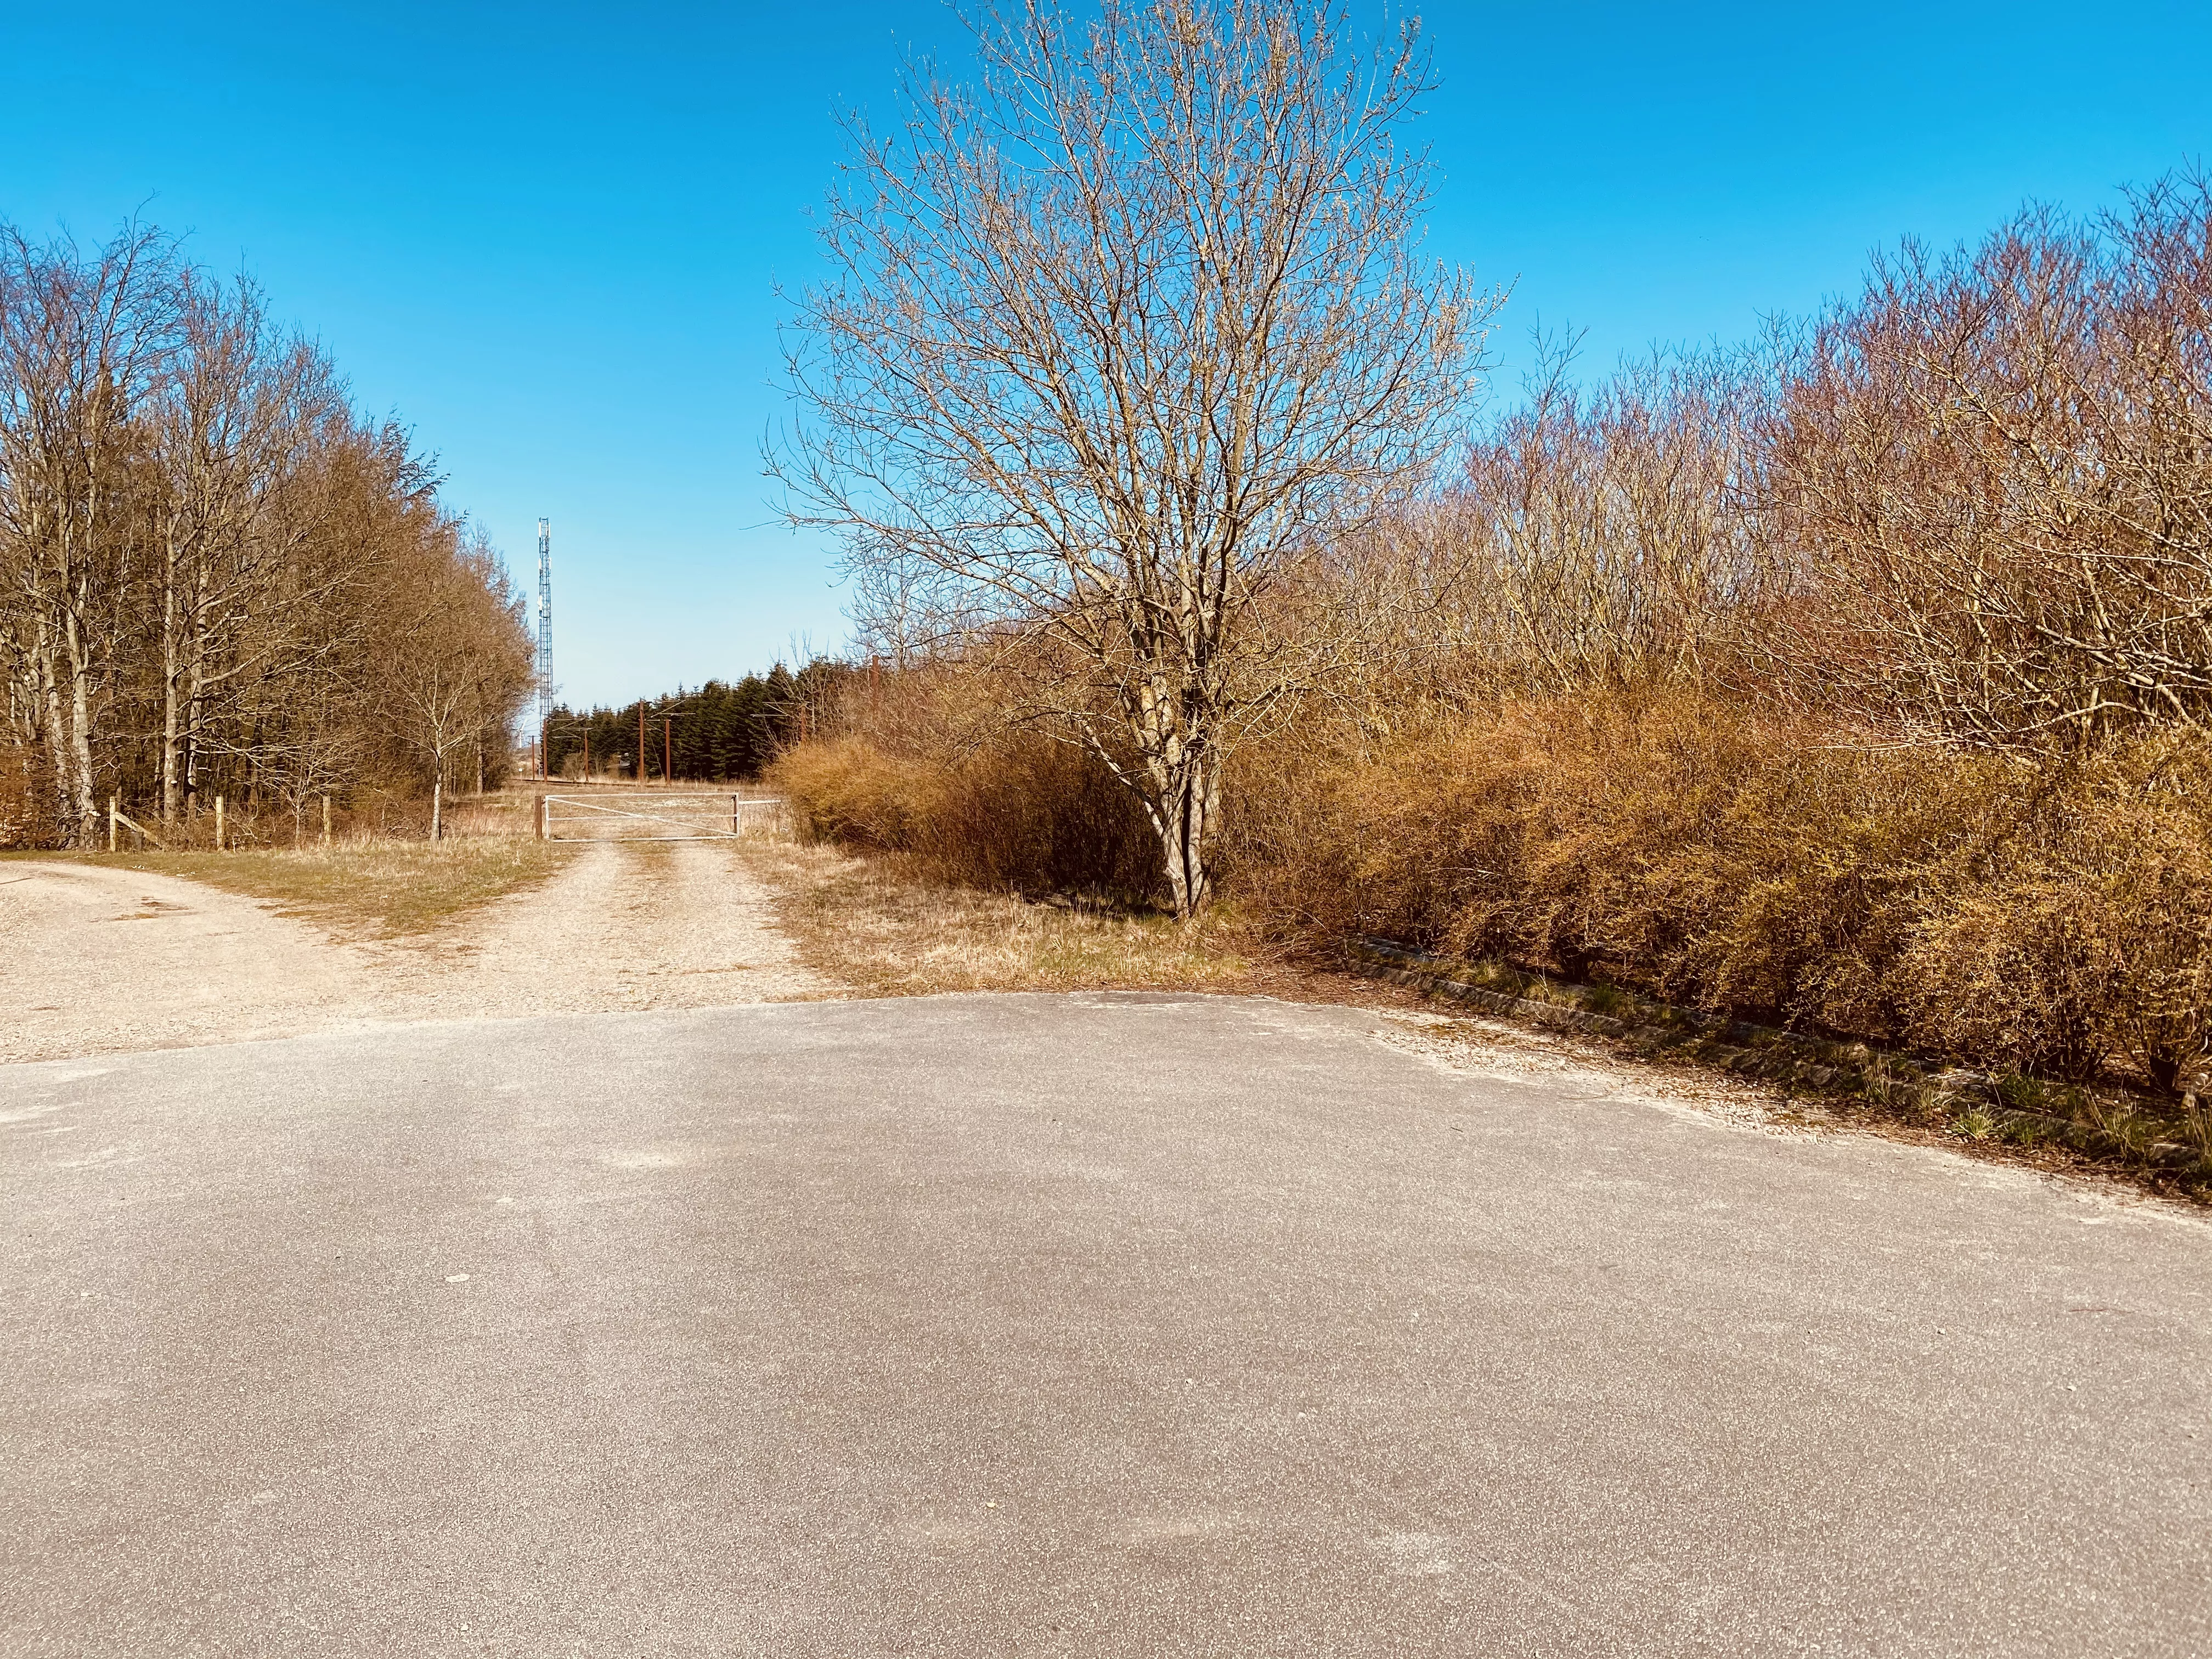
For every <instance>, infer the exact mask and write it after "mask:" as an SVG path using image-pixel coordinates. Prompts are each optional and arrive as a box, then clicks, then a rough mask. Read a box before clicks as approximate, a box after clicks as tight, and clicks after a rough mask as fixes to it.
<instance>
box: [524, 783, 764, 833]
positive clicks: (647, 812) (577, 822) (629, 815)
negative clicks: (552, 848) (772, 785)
mask: <svg viewBox="0 0 2212 1659" xmlns="http://www.w3.org/2000/svg"><path fill="white" fill-rule="evenodd" d="M788 823H789V820H788V819H787V817H786V816H785V810H784V803H783V799H782V798H781V796H773V797H770V796H748V795H684V794H676V793H663V792H661V791H659V790H641V791H635V792H631V793H620V792H616V791H611V790H610V791H607V792H605V793H600V792H598V791H594V792H593V793H591V794H588V795H547V796H544V797H543V798H542V800H541V804H540V805H539V808H538V834H539V835H541V836H544V838H545V839H546V840H548V841H716V840H722V841H727V840H732V839H734V838H736V837H738V836H753V835H776V834H781V832H782V831H783V830H784V829H786V828H787V825H788Z"/></svg>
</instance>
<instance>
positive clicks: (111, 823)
mask: <svg viewBox="0 0 2212 1659" xmlns="http://www.w3.org/2000/svg"><path fill="white" fill-rule="evenodd" d="M120 805H121V803H120V802H119V801H118V800H117V799H116V798H115V797H114V796H112V795H110V796H109V797H108V798H107V850H108V851H109V852H111V853H112V852H113V851H114V850H115V819H116V817H117V813H118V808H119V807H120Z"/></svg>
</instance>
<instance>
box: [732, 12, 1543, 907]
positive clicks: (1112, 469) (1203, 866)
mask: <svg viewBox="0 0 2212 1659" xmlns="http://www.w3.org/2000/svg"><path fill="white" fill-rule="evenodd" d="M973 24H974V32H975V40H976V46H977V56H978V61H979V73H978V75H977V76H976V78H975V81H974V82H973V83H972V84H969V85H965V86H955V85H951V84H948V83H946V82H942V81H939V80H938V79H936V78H935V77H934V76H933V74H932V73H930V72H929V71H928V70H926V69H924V68H921V67H916V68H915V69H912V70H909V72H908V76H907V78H906V80H905V82H903V83H902V106H903V118H902V123H901V125H900V126H899V128H898V130H897V131H896V132H895V133H893V134H892V135H890V137H888V138H887V139H886V140H884V142H881V143H878V140H877V139H876V137H874V136H873V135H872V134H871V133H870V132H868V131H866V129H865V128H864V127H863V126H861V125H860V123H858V122H857V121H855V123H854V128H853V134H852V136H853V140H854V142H853V148H852V155H851V157H850V159H849V161H848V162H847V164H846V166H845V167H844V169H843V173H842V178H841V181H840V183H839V185H838V186H837V188H836V191H834V193H833V195H832V197H831V201H830V210H829V216H828V219H827V222H826V225H825V229H824V240H825V244H826V247H827V251H828V253H829V258H830V260H831V263H832V264H833V267H834V269H835V270H836V276H835V277H834V279H833V280H832V281H830V282H829V283H827V284H825V285H823V286H821V287H818V288H817V289H812V290H811V291H810V292H808V293H807V294H806V295H805V296H804V298H803V300H802V301H800V303H799V307H798V315H797V319H796V324H795V326H794V329H793V332H792V334H791V336H790V337H789V349H788V367H789V374H790V380H791V384H792V387H793V392H794V395H795V398H796V400H797V403H798V405H799V410H800V415H799V422H798V425H797V428H796V430H795V432H794V434H793V436H792V437H791V438H790V439H789V440H788V441H787V442H786V443H784V444H782V445H781V446H779V447H775V449H773V450H772V451H771V454H770V458H769V459H770V465H771V469H772V471H775V473H776V474H777V475H778V476H779V477H781V479H782V480H783V482H784V483H785V484H786V486H787V489H788V490H789V492H790V496H791V505H790V507H789V512H790V514H791V517H792V519H793V522H794V523H797V524H800V525H807V526H818V527H821V528H824V529H827V530H829V531H831V532H835V533H836V534H837V535H838V536H840V537H841V538H842V542H843V545H844V549H845V551H846V555H847V557H848V561H849V563H850V566H851V568H853V569H854V571H855V572H858V573H873V574H875V576H876V578H877V580H878V583H879V591H883V590H887V591H891V592H897V593H899V594H901V595H902V597H905V598H911V597H912V596H914V595H915V594H918V593H926V594H929V595H931V596H933V598H934V599H935V600H936V601H937V602H938V603H939V604H940V605H944V606H945V607H946V608H947V610H948V611H949V612H950V613H951V615H952V616H953V617H955V618H956V619H957V622H958V623H959V624H960V625H961V626H962V627H963V628H964V629H969V631H970V635H971V638H972V637H973V636H974V630H975V629H977V628H978V627H981V629H983V630H984V632H985V636H986V637H988V638H990V639H994V640H996V641H1000V642H1002V643H1004V644H1006V646H1007V647H1010V648H1009V651H1008V653H1007V654H1008V658H1009V659H1010V660H1017V661H1019V662H1021V663H1023V664H1024V665H1026V667H1027V682H1026V683H1027V684H1028V685H1029V686H1030V690H1031V691H1032V692H1033V694H1034V695H1033V698H1032V702H1033V703H1034V708H1033V710H1032V712H1034V713H1036V714H1041V715H1043V716H1045V717H1048V718H1049V719H1050V720H1052V721H1053V722H1054V724H1055V725H1056V726H1057V727H1058V729H1060V730H1061V731H1062V732H1066V734H1067V735H1069V736H1071V737H1072V738H1075V739H1077V740H1079V741H1081V742H1083V743H1085V744H1087V745H1088V746H1089V747H1090V748H1091V750H1093V751H1094V752H1095V753H1097V755H1098V756H1099V757H1101V758H1102V759H1103V761H1104V762H1105V763H1106V764H1107V765H1108V766H1109V767H1110V768H1112V769H1114V771H1115V773H1116V775H1119V776H1120V777H1121V779H1122V780H1123V781H1125V782H1127V784H1128V785H1129V786H1130V787H1132V788H1133V789H1134V790H1135V791H1136V792H1137V793H1139V796H1140V797H1141V798H1142V799H1143V802H1144V805H1145V808H1146V811H1147V813H1148V814H1149V815H1150V817H1151V819H1152V824H1153V827H1154V828H1155V829H1156V830H1157V831H1158V834H1159V836H1160V840H1161V842H1162V847H1163V851H1164V864H1165V870H1166V876H1167V882H1168V886H1169V889H1170V892H1171V894H1172V896H1173V899H1174V903H1175V907H1176V912H1177V914H1178V915H1182V916H1185V917H1188V916H1189V915H1193V914H1194V913H1195V912H1196V911H1197V910H1198V909H1199V908H1200V907H1201V906H1203V905H1204V904H1205V902H1206V898H1207V896H1208V890H1209V870H1208V858H1209V854H1210V851H1211V848H1212V843H1213V841H1214V838H1215V836H1216V833H1217V830H1218V823H1219V818H1220V806H1221V802H1220V790H1221V778H1222V764H1223V761H1224V758H1225V756H1226V755H1227V754H1228V752H1229V751H1230V750H1231V746H1232V745H1233V744H1234V743H1235V742H1236V741H1237V738H1238V737H1239V736H1240V735H1241V734H1242V733H1243V732H1245V731H1247V730H1249V728H1250V726H1252V725H1253V724H1254V723H1255V721H1257V720H1261V719H1263V718H1265V716H1266V715H1267V713H1268V712H1269V710H1270V709H1271V708H1273V707H1275V706H1276V705H1278V704H1279V702H1281V701H1282V700H1283V699H1284V698H1285V696H1286V695H1287V694H1289V693H1291V692H1293V691H1295V690H1297V688H1299V687H1300V686H1301V685H1303V684H1307V683H1309V682H1310V679H1311V678H1312V677H1313V676H1314V675H1315V674H1316V673H1317V672H1318V671H1321V670H1322V669H1323V668H1325V667H1326V665H1327V664H1328V659H1330V657H1331V655H1332V653H1333V651H1334V648H1335V647H1337V646H1338V645H1340V643H1341V641H1334V640H1332V639H1331V638H1329V637H1328V634H1327V632H1326V630H1324V631H1323V632H1322V634H1320V635H1316V634H1314V633H1313V632H1312V631H1311V630H1310V629H1307V628H1304V627H1302V628H1299V629H1279V628H1276V627H1274V626H1273V625H1271V600H1272V599H1273V597H1274V596H1275V595H1276V594H1278V593H1279V592H1280V591H1281V590H1282V589H1283V587H1284V586H1285V584H1287V583H1289V582H1291V581H1292V580H1295V573H1296V571H1297V567H1298V566H1299V564H1300V562H1301V561H1303V560H1304V559H1306V558H1308V557H1310V556H1313V555H1314V554H1315V553H1316V550H1318V549H1320V548H1321V547H1322V546H1323V544H1325V543H1326V542H1327V541H1328V539H1329V538H1334V537H1338V536H1341V535H1344V534H1346V533H1347V532H1352V531H1354V530H1356V529H1357V528H1358V526H1360V525H1362V524H1363V523H1364V522H1365V520H1367V519H1368V518H1369V517H1370V514H1371V513H1372V512H1373V511H1374V510H1375V508H1376V505H1377V503H1379V502H1380V501H1383V499H1385V498H1386V497H1387V496H1388V495H1390V494H1391V493H1393V492H1395V491H1397V490H1400V489H1403V488H1404V487H1405V486H1406V485H1407V483H1409V482H1410V481H1411V480H1413V479H1414V478H1416V477H1419V476H1420V475H1421V474H1423V473H1424V471H1425V470H1426V469H1427V468H1428V467H1429V466H1430V465H1431V464H1432V462H1433V461H1434V459H1436V457H1437V455H1438V454H1439V453H1442V451H1443V448H1444V447H1445V445H1446V443H1447V441H1448V437H1449V432H1450V431H1451V429H1452V428H1453V425H1454V423H1455V419H1456V417H1457V416H1459V415H1460V414H1461V413H1462V411H1463V410H1464V409H1465V407H1466V404H1467V402H1468V397H1469V395H1470V392H1471V391H1472V388H1473V386H1474V377H1475V374H1477V372H1478V370H1479V367H1480V362H1479V360H1480V349H1481V341H1482V337H1483V333H1484V330H1485V328H1486V325H1487V322H1488V319H1489V318H1490V317H1491V315H1492V313H1493V311H1494V309H1495V307H1496V305H1497V303H1498V297H1499V296H1498V295H1494V294H1486V293H1483V292H1480V291H1479V290H1478V289H1476V288H1475V286H1474V283H1473V281H1472V279H1471V278H1470V277H1468V276H1467V275H1466V274H1464V273H1462V272H1458V271H1454V270H1444V269H1442V268H1437V267H1433V266H1431V265H1429V264H1425V262H1424V261H1423V260H1422V258H1421V257H1420V255H1419V248H1418V240H1419V238H1418V233H1419V222H1420V220H1421V217H1422V215H1423V212H1424V210H1425V204H1426V202H1427V200H1428V196H1429V191H1430V188H1431V166H1430V162H1429V159H1428V156H1427V155H1426V153H1425V151H1424V150H1421V149H1406V148H1403V147H1402V146H1401V143H1400V142H1399V134H1400V132H1401V129H1402V128H1403V126H1404V125H1405V124H1406V122H1407V120H1408V119H1409V118H1411V117H1412V116H1413V113H1414V108H1415V105H1416V103H1417V102H1418V100H1419V99H1420V98H1421V96H1422V95H1423V94H1425V92H1426V91H1428V90H1429V89H1430V88H1431V86H1432V85H1433V77H1432V76H1431V66H1430V58H1429V55H1428V51H1427V48H1426V46H1425V42H1424V41H1423V40H1422V39H1421V37H1420V35H1419V31H1418V27H1417V26H1415V25H1414V24H1412V23H1407V24H1406V25H1405V26H1403V27H1401V28H1400V29H1399V30H1397V31H1396V32H1395V33H1393V34H1391V35H1390V36H1389V37H1388V38H1387V39H1384V40H1380V41H1379V42H1376V43H1373V44H1362V43H1361V42H1359V41H1358V40H1357V39H1356V37H1355V36H1354V33H1353V31H1352V27H1351V25H1350V23H1349V21H1348V19H1347V16H1346V13H1345V11H1344V9H1342V8H1341V7H1340V6H1338V5H1333V4H1316V3H1308V0H1300V3H1287V4H1285V3H1279V0H1278V3H1268V0H1220V3H1215V0H1131V3H1122V0H1106V3H1105V5H1104V6H1103V9H1102V10H1101V13H1100V15H1099V16H1098V18H1097V21H1095V22H1093V23H1091V24H1090V25H1089V26H1087V27H1082V26H1078V25H1076V24H1074V23H1073V22H1071V21H1070V20H1069V19H1068V18H1067V16H1066V15H1065V14H1064V13H1063V12H1061V11H1060V10H1059V9H1057V8H1056V7H1054V6H1053V5H1051V4H1050V3H1048V0H1029V3H1027V4H1025V5H1023V6H1021V7H1020V8H1019V9H1012V10H1009V11H1007V12H1004V13H1001V12H999V11H996V10H988V9H987V10H984V11H982V12H981V13H980V14H979V15H976V16H975V18H974V20H973ZM885 573H891V574H893V575H896V574H899V573H904V574H906V575H907V576H908V577H910V578H912V580H891V581H889V582H887V583H886V582H884V581H883V577H884V574H885Z"/></svg>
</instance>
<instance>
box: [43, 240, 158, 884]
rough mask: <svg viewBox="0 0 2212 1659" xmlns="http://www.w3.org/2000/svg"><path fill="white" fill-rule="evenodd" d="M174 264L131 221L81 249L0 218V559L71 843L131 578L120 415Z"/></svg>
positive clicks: (151, 380) (130, 441) (92, 796)
mask: <svg viewBox="0 0 2212 1659" xmlns="http://www.w3.org/2000/svg"><path fill="white" fill-rule="evenodd" d="M172 265H173V254H172V250H171V246H170V244H169V243H168V242H167V240H165V239H164V238H162V237H161V235H160V234H158V233H156V232H154V231H151V230H145V229H141V228H137V227H131V228H126V229H125V231H124V232H123V234H120V235H119V236H118V237H117V238H116V239H115V240H113V241H112V242H111V243H110V244H109V245H108V246H106V247H103V248H100V249H98V250H96V251H94V252H93V253H91V254H90V255H89V256H88V255H87V254H86V253H85V252H83V251H82V250H81V249H80V248H78V247H77V246H76V244H74V243H72V242H69V241H66V240H61V241H56V242H53V243H52V244H49V245H47V246H35V245H33V243H31V242H30V241H28V240H26V239H25V238H24V236H23V235H22V234H21V233H20V232H18V231H16V230H15V229H13V228H0V554H4V557H5V580H6V582H7V585H8V587H9V590H10V592H9V596H8V597H9V599H10V600H11V601H12V604H11V607H10V608H11V609H12V610H13V611H14V612H15V618H16V623H17V626H18V628H19V629H20V633H21V638H20V640H19V644H18V650H19V652H20V655H21V658H22V659H24V661H25V662H26V663H27V670H28V676H29V678H30V682H31V684H30V687H29V689H30V690H31V692H32V695H33V697H34V698H35V700H36V702H37V705H38V708H39V720H40V726H41V727H42V736H43V738H44V742H45V746H46V750H47V752H48V754H49V756H50V757H52V763H53V767H54V778H53V782H54V785H55V787H56V789H57V792H58V800H57V802H56V806H57V816H58V817H59V818H60V820H61V821H62V822H64V823H70V824H72V825H73V826H74V831H75V834H76V838H77V840H78V841H79V842H89V841H90V840H91V839H92V838H93V836H94V824H95V821H96V814H97V811H98V800H99V787H98V783H97V780H96V778H95V775H94V743H93V727H94V724H95V722H96V720H97V719H98V716H99V714H100V705H101V702H102V699H103V696H104V694H105V692H106V686H107V681H108V678H109V676H110V673H111V671H112V667H113V664H114V660H115V655H116V653H115V650H114V635H115V634H116V632H117V629H118V619H119V617H121V615H122V614H123V611H124V605H125V592H126V589H127V588H128V586H129V585H130V580H131V564H132V559H131V555H132V553H133V551H134V548H133V542H134V532H135V529H136V525H135V514H134V513H133V512H132V510H131V507H132V490H131V484H132V478H131V473H132V470H133V466H134V464H135V460H136V456H135V453H134V451H135V448H136V443H137V433H136V432H135V430H134V424H133V423H134V422H135V419H136V417H137V414H138V411H139V406H140V404H142V402H143V400H144V399H145V398H147V397H148V395H149V392H151V391H152V389H153V388H154V387H155V386H156V385H158V384H159V382H160V380H161V377H162V376H163V375H164V374H166V372H167V362H168V350H169V345H170V331H169V323H170V313H171V309H172V297H173V296H172V291H171V286H170V283H169V282H168V280H167V278H168V276H169V274H170V270H171V269H172Z"/></svg>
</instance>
